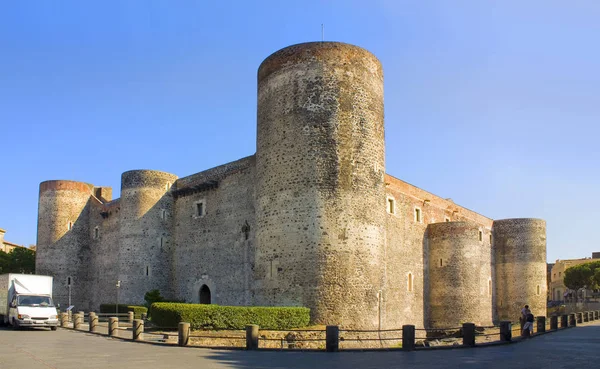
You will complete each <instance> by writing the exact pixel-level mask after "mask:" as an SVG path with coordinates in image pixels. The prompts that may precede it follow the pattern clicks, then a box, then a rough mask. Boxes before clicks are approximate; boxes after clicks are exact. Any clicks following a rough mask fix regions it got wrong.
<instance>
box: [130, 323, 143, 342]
mask: <svg viewBox="0 0 600 369" xmlns="http://www.w3.org/2000/svg"><path fill="white" fill-rule="evenodd" d="M132 332H133V340H134V341H143V340H144V338H143V334H144V321H143V320H141V319H134V320H133V328H132Z"/></svg>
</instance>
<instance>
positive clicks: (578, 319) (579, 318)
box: [577, 313, 583, 323]
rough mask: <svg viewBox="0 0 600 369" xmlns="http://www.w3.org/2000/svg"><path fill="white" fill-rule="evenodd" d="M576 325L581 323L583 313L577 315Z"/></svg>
mask: <svg viewBox="0 0 600 369" xmlns="http://www.w3.org/2000/svg"><path fill="white" fill-rule="evenodd" d="M577 323H583V313H577Z"/></svg>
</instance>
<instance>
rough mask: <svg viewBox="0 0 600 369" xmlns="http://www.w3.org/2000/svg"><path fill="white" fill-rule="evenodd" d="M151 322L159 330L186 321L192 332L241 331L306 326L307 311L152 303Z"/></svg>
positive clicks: (286, 308)
mask: <svg viewBox="0 0 600 369" xmlns="http://www.w3.org/2000/svg"><path fill="white" fill-rule="evenodd" d="M151 310H152V322H153V323H155V324H156V325H157V326H159V327H173V328H175V327H177V325H178V324H179V322H188V323H190V324H191V326H192V329H245V328H246V325H248V324H258V325H259V326H260V327H261V328H263V329H291V328H301V327H306V326H307V325H308V324H309V322H310V309H308V308H304V307H264V306H219V305H205V304H183V303H170V302H155V303H153V304H152V306H151Z"/></svg>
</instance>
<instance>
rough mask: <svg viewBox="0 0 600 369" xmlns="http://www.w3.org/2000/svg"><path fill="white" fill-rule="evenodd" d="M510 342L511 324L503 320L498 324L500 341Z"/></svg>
mask: <svg viewBox="0 0 600 369" xmlns="http://www.w3.org/2000/svg"><path fill="white" fill-rule="evenodd" d="M511 340H512V323H511V322H510V321H507V320H504V321H501V322H500V341H504V342H510V341H511Z"/></svg>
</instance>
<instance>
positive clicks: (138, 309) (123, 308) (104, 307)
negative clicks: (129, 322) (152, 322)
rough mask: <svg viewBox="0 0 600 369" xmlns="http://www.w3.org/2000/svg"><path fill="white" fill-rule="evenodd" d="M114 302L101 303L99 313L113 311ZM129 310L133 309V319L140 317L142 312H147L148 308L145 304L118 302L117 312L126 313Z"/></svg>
mask: <svg viewBox="0 0 600 369" xmlns="http://www.w3.org/2000/svg"><path fill="white" fill-rule="evenodd" d="M115 307H116V304H101V305H100V312H101V313H114V312H115ZM130 311H133V316H134V317H135V319H141V317H142V314H143V313H146V314H147V313H148V308H147V307H145V306H138V305H127V304H119V308H118V312H119V314H126V313H128V312H130Z"/></svg>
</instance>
